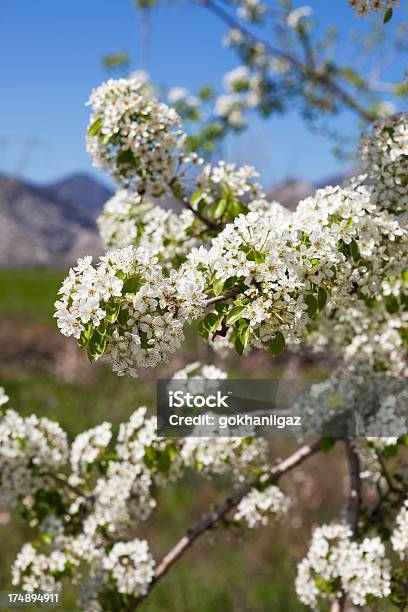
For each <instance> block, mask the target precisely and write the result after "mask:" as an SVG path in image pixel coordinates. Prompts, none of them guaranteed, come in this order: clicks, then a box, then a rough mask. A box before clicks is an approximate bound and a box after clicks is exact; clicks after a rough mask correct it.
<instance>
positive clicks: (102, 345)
mask: <svg viewBox="0 0 408 612" xmlns="http://www.w3.org/2000/svg"><path fill="white" fill-rule="evenodd" d="M105 349H106V335H105V334H102V333H101V332H100V331H99V330H97V329H95V330H94V332H93V334H92V336H91V338H90V340H89V342H88V350H87V352H88V359H89V361H90V362H91V363H92V362H93V361H96V360H97V359H99V357H101V356H102V355H103V354H104V352H105Z"/></svg>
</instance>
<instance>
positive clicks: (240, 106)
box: [105, 0, 408, 155]
mask: <svg viewBox="0 0 408 612" xmlns="http://www.w3.org/2000/svg"><path fill="white" fill-rule="evenodd" d="M135 4H136V6H137V7H138V8H139V9H140V10H141V11H142V15H143V16H144V19H143V23H145V20H146V18H147V15H148V13H149V11H152V10H154V9H155V7H157V6H159V5H160V0H136V1H135ZM349 4H350V5H351V6H352V7H353V8H354V10H355V13H356V14H357V15H358V16H361V15H364V16H368V15H369V14H371V13H380V14H382V15H383V19H381V21H384V22H385V23H387V22H388V21H390V19H391V17H392V14H393V8H395V7H396V6H397V5H398V3H397V2H394V1H393V0H390V1H388V0H384V1H383V0H375V1H371V0H351V1H350V2H349ZM196 6H197V7H198V10H205V11H208V12H210V13H211V14H212V15H213V16H214V17H215V18H216V19H218V20H219V21H221V23H223V24H224V25H225V26H226V31H225V34H224V37H223V41H222V42H223V44H224V46H226V47H229V48H230V49H231V50H232V51H234V52H235V55H236V56H237V58H238V62H239V63H238V65H237V66H236V68H234V69H233V70H231V71H229V72H227V73H226V74H225V75H224V77H223V79H222V88H218V87H217V86H216V84H214V83H210V84H206V85H203V86H202V87H200V88H198V89H197V90H196V91H189V90H188V89H186V88H185V87H181V86H176V87H171V88H170V89H169V90H168V91H167V92H166V97H167V101H168V103H169V104H171V105H172V106H173V107H174V108H175V109H176V110H177V112H178V114H179V115H180V117H181V118H182V119H183V121H184V123H185V124H186V125H188V127H189V135H188V137H187V147H188V148H189V150H192V151H196V152H200V153H204V154H208V153H211V152H212V151H214V150H216V148H217V144H218V143H219V142H220V141H222V139H224V138H225V137H226V135H227V134H229V133H231V132H232V133H237V132H241V131H242V130H243V129H245V127H246V125H247V119H248V115H249V114H250V113H257V114H258V115H260V116H261V117H264V118H265V117H269V116H272V115H274V114H275V115H276V114H282V113H283V112H285V111H286V110H288V109H291V110H293V109H296V110H297V111H298V112H299V113H300V114H301V116H302V117H303V119H304V120H305V121H306V123H307V125H308V126H309V127H310V128H311V129H312V130H313V131H318V133H319V134H323V135H324V136H326V137H328V138H329V139H331V140H332V141H333V142H334V151H335V152H336V153H337V154H340V155H344V154H345V153H350V152H351V151H352V150H353V149H354V148H355V147H354V144H355V143H354V136H353V131H351V132H350V133H349V134H347V133H346V134H345V133H344V132H341V133H340V132H339V131H338V130H336V129H334V126H333V121H330V119H331V118H332V117H333V116H336V115H337V114H338V113H339V112H341V111H349V114H350V117H351V116H352V115H354V117H355V118H356V119H357V120H358V123H359V125H360V126H361V125H366V124H367V123H370V122H371V121H372V120H373V119H375V118H376V117H378V116H381V115H382V114H384V113H387V112H389V109H390V107H395V105H398V103H399V101H400V100H401V99H402V98H404V97H405V96H406V95H407V93H408V87H407V80H406V75H405V74H404V73H403V72H401V71H400V70H398V68H397V69H396V70H393V62H394V60H395V58H396V57H398V55H400V54H406V51H407V49H406V43H405V40H406V26H405V25H404V24H403V23H399V24H398V25H396V26H395V27H392V29H391V26H384V27H378V24H377V25H376V26H374V28H373V30H372V31H370V32H369V33H368V34H367V35H366V36H365V37H362V36H361V33H350V36H349V37H347V38H345V36H344V34H343V35H342V34H341V32H339V31H338V29H337V27H336V26H337V24H336V23H335V22H334V23H333V24H329V25H327V24H321V23H319V15H318V13H317V11H316V10H314V9H313V7H312V6H307V5H306V6H296V3H295V2H293V1H292V0H277V2H273V3H270V2H266V1H265V2H264V1H262V0H202V1H200V2H197V4H196ZM381 25H382V24H381ZM345 50H347V51H348V52H346V53H345ZM368 51H369V53H368ZM105 65H107V67H114V68H116V69H117V68H118V66H122V69H124V72H125V73H126V74H128V73H129V70H130V67H129V66H130V60H129V57H128V56H127V54H124V53H119V54H116V55H114V56H112V58H111V61H110V62H108V63H107V64H106V62H105ZM145 68H146V66H145ZM391 70H392V72H393V73H394V75H395V77H394V78H395V80H394V82H387V77H386V76H385V81H386V82H384V77H383V74H384V73H385V72H386V71H387V73H388V74H389V73H390V72H391ZM399 73H400V74H399ZM131 74H132V75H133V76H136V75H137V76H138V78H140V79H143V80H147V79H148V75H147V73H146V72H145V71H140V70H139V71H137V72H133V73H132V72H131Z"/></svg>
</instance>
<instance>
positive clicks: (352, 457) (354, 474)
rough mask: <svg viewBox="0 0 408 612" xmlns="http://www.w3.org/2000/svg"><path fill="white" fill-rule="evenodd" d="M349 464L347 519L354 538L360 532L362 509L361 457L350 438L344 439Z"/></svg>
mask: <svg viewBox="0 0 408 612" xmlns="http://www.w3.org/2000/svg"><path fill="white" fill-rule="evenodd" d="M344 443H345V445H346V452H347V458H348V465H349V479H350V485H349V500H348V506H347V521H348V523H349V525H350V529H351V531H352V532H353V538H356V537H357V534H358V520H359V516H360V509H361V480H360V459H359V456H358V454H357V452H356V450H355V449H354V448H353V443H352V442H351V441H350V439H349V438H346V439H345V441H344Z"/></svg>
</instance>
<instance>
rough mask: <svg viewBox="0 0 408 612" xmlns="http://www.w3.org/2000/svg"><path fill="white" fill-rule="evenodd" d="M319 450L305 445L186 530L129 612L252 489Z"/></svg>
mask: <svg viewBox="0 0 408 612" xmlns="http://www.w3.org/2000/svg"><path fill="white" fill-rule="evenodd" d="M320 450H321V445H320V440H318V441H317V442H315V443H314V444H311V445H308V444H306V445H304V446H302V447H301V448H299V449H298V450H297V451H296V452H294V453H293V454H292V455H290V456H289V457H287V458H286V459H284V460H283V461H281V462H280V463H278V464H277V465H276V466H274V467H273V468H272V469H271V470H269V471H268V472H265V473H263V474H261V475H260V476H258V477H257V478H256V479H255V480H253V481H252V482H251V483H249V484H247V485H245V486H244V487H242V488H241V489H240V490H239V491H237V492H236V493H234V494H233V495H231V496H230V497H228V498H227V499H226V500H225V501H224V502H223V503H222V504H221V505H220V506H219V508H218V509H217V510H214V511H213V512H209V513H208V514H206V515H205V516H204V517H203V518H202V519H201V521H199V522H198V523H197V524H196V525H195V526H194V527H193V528H191V529H189V530H188V531H187V533H186V535H185V536H183V537H182V538H181V539H180V540H179V541H178V542H177V544H175V546H173V548H172V549H171V550H170V551H169V552H168V553H167V555H165V557H163V559H162V560H161V562H160V563H159V565H158V566H157V568H156V571H155V576H154V579H153V581H152V582H151V583H150V588H149V591H148V592H147V593H146V595H144V596H143V597H142V598H139V599H138V600H137V601H136V602H135V603H134V604H131V605H130V606H129V607H128V612H131V611H132V610H135V609H136V608H137V607H138V606H139V605H140V604H141V603H142V602H143V601H144V600H145V599H146V597H147V596H148V595H149V593H150V591H151V590H152V589H153V588H154V587H155V586H156V584H157V583H158V582H159V581H160V580H161V579H162V578H163V576H165V575H166V574H167V572H168V571H169V569H170V568H171V567H172V566H173V565H174V564H175V563H176V561H177V560H178V559H179V558H180V557H181V556H182V555H183V554H184V553H185V552H186V550H188V549H189V548H190V547H191V546H192V545H193V543H194V542H195V541H196V540H197V539H198V538H199V537H200V536H201V535H203V534H204V533H206V532H207V531H209V530H211V529H213V528H214V527H215V526H216V525H217V524H218V523H219V522H220V521H221V520H222V519H223V518H225V517H226V515H227V514H228V513H229V512H230V511H231V510H232V509H233V508H235V507H236V506H237V505H238V504H239V502H240V501H241V500H242V498H243V497H245V495H247V494H248V493H249V492H250V490H251V489H252V488H253V487H258V486H259V485H261V484H269V483H270V484H271V483H273V482H275V481H276V480H277V479H278V478H280V477H281V476H283V474H286V473H287V472H289V471H290V470H292V469H293V468H295V467H296V466H297V465H299V464H301V463H303V462H304V461H305V460H306V459H308V458H309V457H311V456H312V455H314V454H315V453H317V452H319V451H320Z"/></svg>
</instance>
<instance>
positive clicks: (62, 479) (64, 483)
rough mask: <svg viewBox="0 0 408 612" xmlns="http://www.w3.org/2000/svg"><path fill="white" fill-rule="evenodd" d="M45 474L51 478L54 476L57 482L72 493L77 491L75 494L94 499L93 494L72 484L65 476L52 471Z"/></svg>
mask: <svg viewBox="0 0 408 612" xmlns="http://www.w3.org/2000/svg"><path fill="white" fill-rule="evenodd" d="M44 476H48V477H49V478H52V480H55V482H57V483H58V484H60V485H62V486H63V487H65V488H66V489H68V490H69V491H71V492H72V493H75V495H78V496H80V497H83V498H84V499H86V500H87V501H89V502H91V501H92V500H93V495H91V494H90V493H87V492H86V491H83V489H80V488H79V487H76V486H75V485H73V484H71V483H70V482H69V481H68V480H67V479H66V478H65V477H64V476H60V475H58V474H53V473H52V472H46V473H45V474H44Z"/></svg>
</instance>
